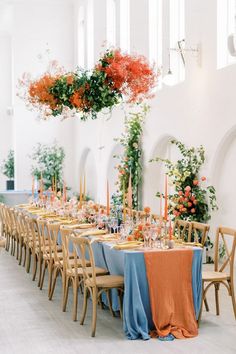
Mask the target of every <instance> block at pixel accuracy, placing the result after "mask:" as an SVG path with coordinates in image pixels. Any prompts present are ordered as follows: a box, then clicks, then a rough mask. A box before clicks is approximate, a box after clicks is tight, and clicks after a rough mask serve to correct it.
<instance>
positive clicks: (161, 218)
mask: <svg viewBox="0 0 236 354" xmlns="http://www.w3.org/2000/svg"><path fill="white" fill-rule="evenodd" d="M162 220H163V215H162V194H161V195H160V224H162Z"/></svg>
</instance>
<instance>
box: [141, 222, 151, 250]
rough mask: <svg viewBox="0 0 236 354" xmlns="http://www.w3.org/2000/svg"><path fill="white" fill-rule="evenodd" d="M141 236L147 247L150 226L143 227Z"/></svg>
mask: <svg viewBox="0 0 236 354" xmlns="http://www.w3.org/2000/svg"><path fill="white" fill-rule="evenodd" d="M143 236H144V247H146V248H147V247H149V243H150V227H149V226H144V228H143Z"/></svg>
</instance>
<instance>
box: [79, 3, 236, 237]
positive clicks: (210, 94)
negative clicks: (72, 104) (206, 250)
mask: <svg viewBox="0 0 236 354" xmlns="http://www.w3.org/2000/svg"><path fill="white" fill-rule="evenodd" d="M134 3H135V6H134ZM147 3H148V1H147V0H140V1H135V2H134V1H131V20H130V23H131V49H132V48H133V49H135V50H136V51H137V50H138V49H139V50H140V52H141V53H143V54H146V55H147V54H148V32H147V30H146V28H145V26H146V23H147V21H146V16H147ZM144 4H146V5H145V6H146V7H145V6H144ZM165 5H166V2H165ZM100 11H101V12H102V13H104V12H103V11H104V8H102V6H101V8H100ZM185 13H186V23H185V25H186V42H187V43H188V44H189V45H196V44H198V43H200V44H201V49H202V53H201V66H198V64H197V61H196V60H195V59H194V58H193V57H191V56H188V57H187V63H186V79H185V81H184V82H183V83H181V84H179V85H176V86H174V87H167V86H165V85H163V88H162V89H161V90H160V91H158V92H157V94H156V98H155V99H153V100H152V101H150V105H151V112H150V114H149V115H148V118H147V120H146V125H145V129H144V137H143V147H144V187H143V204H144V205H150V206H151V207H152V208H153V210H154V211H157V210H158V202H157V200H156V198H155V197H154V195H155V192H156V191H157V190H159V189H160V188H162V187H163V170H162V169H161V167H160V166H158V165H156V167H154V166H152V167H151V166H150V164H149V163H148V160H149V159H150V158H151V157H153V156H155V153H157V152H162V153H163V155H166V154H167V152H166V149H167V146H166V139H167V140H168V137H175V138H177V139H180V140H181V141H183V142H184V143H186V144H187V145H190V146H199V145H200V144H203V146H204V147H205V149H206V155H207V161H206V164H205V167H204V171H203V173H204V174H206V175H207V177H208V180H207V182H208V183H209V184H210V183H212V181H214V179H213V177H214V176H213V175H212V173H213V171H214V174H215V173H217V174H220V176H221V173H223V175H222V178H221V177H220V178H219V179H218V181H217V183H216V187H217V189H218V204H219V208H220V209H219V212H218V213H217V217H216V216H215V217H214V218H213V223H214V224H215V225H216V224H219V223H221V224H227V225H228V226H232V227H236V222H235V218H234V204H233V197H230V198H225V197H224V196H227V195H228V196H229V195H230V193H231V191H232V189H235V187H234V180H233V179H232V177H231V176H234V175H235V161H236V160H235V144H234V145H232V147H231V148H230V149H229V150H227V151H225V153H224V154H223V156H222V161H220V162H215V161H216V160H215V154H216V151H217V147H218V146H219V144H220V142H221V140H222V139H223V137H224V136H225V134H226V133H227V131H229V130H230V129H231V127H232V126H234V125H235V116H236V114H235V113H236V107H235V78H236V65H231V66H228V67H225V68H223V69H221V70H217V37H216V36H217V1H215V0H208V1H205V0H187V1H186V7H185ZM143 16H144V21H143V22H142V23H140V19H142V18H143ZM165 21H166V19H164V23H163V27H164V28H166V23H165ZM135 28H136V29H137V30H136V31H135ZM142 29H143V31H142ZM99 31H100V27H96V28H95V35H96V36H97V38H100V37H101V36H100V33H99ZM101 31H103V29H101ZM118 31H119V30H118ZM140 31H141V32H142V34H140ZM164 40H166V38H164ZM166 45H167V43H164V44H163V46H164V47H165V46H166ZM97 46H98V43H96V47H97ZM96 55H98V53H95V56H96ZM163 56H165V53H163ZM165 66H166V63H165ZM105 119H106V118H105V117H103V115H100V118H99V119H98V120H97V121H94V122H91V121H90V122H88V123H87V124H84V123H78V128H77V129H78V137H79V152H78V156H80V154H82V153H83V150H84V149H85V148H87V147H90V149H91V151H92V153H93V154H94V157H95V161H96V170H97V174H98V183H99V186H98V198H99V199H100V200H101V201H105V198H104V197H105V194H104V192H105V180H106V178H107V171H108V170H109V167H108V164H109V163H110V162H109V161H110V160H109V159H110V154H111V151H112V149H113V148H114V144H115V143H114V141H113V139H114V137H117V136H119V135H120V134H121V132H122V131H123V123H124V114H123V112H122V110H121V109H119V108H116V109H114V111H113V114H112V118H111V119H110V120H108V121H105ZM235 136H236V133H235ZM99 145H102V146H103V149H102V150H99V149H98V147H99ZM78 159H79V157H78ZM223 162H224V165H223ZM216 163H218V165H217V166H218V167H219V171H215V170H214V165H215V164H216ZM223 170H224V172H222V171H223ZM230 181H231V183H230ZM226 199H227V200H226ZM229 204H230V205H229ZM221 211H224V212H221ZM212 230H213V232H214V225H213V227H212Z"/></svg>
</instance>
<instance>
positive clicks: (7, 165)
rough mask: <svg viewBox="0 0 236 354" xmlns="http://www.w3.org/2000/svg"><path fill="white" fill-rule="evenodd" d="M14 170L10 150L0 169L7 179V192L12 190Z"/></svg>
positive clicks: (12, 154) (12, 152)
mask: <svg viewBox="0 0 236 354" xmlns="http://www.w3.org/2000/svg"><path fill="white" fill-rule="evenodd" d="M14 169H15V166H14V151H13V150H10V151H9V153H8V155H7V158H6V159H5V160H3V163H2V167H1V170H2V173H3V174H4V176H6V177H7V178H8V180H7V190H14Z"/></svg>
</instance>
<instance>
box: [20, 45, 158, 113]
mask: <svg viewBox="0 0 236 354" xmlns="http://www.w3.org/2000/svg"><path fill="white" fill-rule="evenodd" d="M157 77H158V73H155V71H154V69H153V68H152V67H150V65H149V63H148V61H147V59H146V58H145V57H143V56H140V55H130V54H126V53H122V52H121V51H120V50H119V49H115V50H107V51H106V52H105V53H104V55H103V56H102V57H101V58H100V59H99V61H98V63H97V64H96V65H95V67H94V68H93V69H92V70H91V71H85V70H82V69H77V70H76V71H74V72H66V71H65V70H64V69H63V68H60V67H59V66H58V64H57V62H56V61H54V62H52V63H50V69H48V71H47V72H46V73H45V74H43V75H42V76H41V77H39V78H38V79H36V80H32V79H31V77H30V76H29V75H28V74H24V75H23V77H22V79H21V80H19V92H18V96H19V97H21V98H23V99H24V100H25V102H26V104H27V107H28V108H30V109H36V110H38V111H39V112H40V116H41V117H42V118H43V119H48V118H50V117H52V116H58V115H61V116H62V117H63V118H67V117H70V116H73V115H74V114H75V113H78V112H79V113H80V114H81V119H82V120H86V119H87V118H88V117H91V118H92V119H96V118H97V114H98V112H100V111H102V110H103V109H104V108H108V109H112V107H114V106H115V105H117V104H118V103H120V102H122V101H123V102H124V101H125V102H129V103H140V102H142V101H143V100H144V99H146V98H150V97H151V96H152V89H153V88H154V87H155V85H156V82H157Z"/></svg>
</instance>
